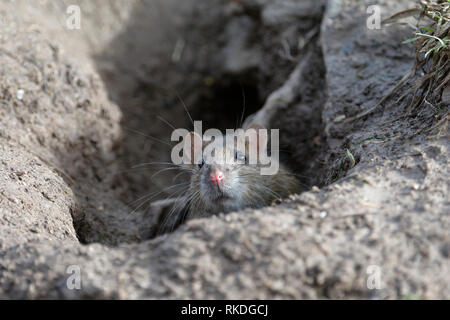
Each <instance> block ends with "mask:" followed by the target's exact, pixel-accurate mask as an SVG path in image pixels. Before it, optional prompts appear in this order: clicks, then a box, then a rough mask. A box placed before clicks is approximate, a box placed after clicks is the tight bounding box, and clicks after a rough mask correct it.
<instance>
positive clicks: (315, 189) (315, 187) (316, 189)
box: [311, 186, 320, 193]
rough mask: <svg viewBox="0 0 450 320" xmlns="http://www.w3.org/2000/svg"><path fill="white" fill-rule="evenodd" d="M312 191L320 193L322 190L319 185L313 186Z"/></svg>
mask: <svg viewBox="0 0 450 320" xmlns="http://www.w3.org/2000/svg"><path fill="white" fill-rule="evenodd" d="M311 191H312V192H314V193H318V192H320V189H319V187H317V186H312V188H311Z"/></svg>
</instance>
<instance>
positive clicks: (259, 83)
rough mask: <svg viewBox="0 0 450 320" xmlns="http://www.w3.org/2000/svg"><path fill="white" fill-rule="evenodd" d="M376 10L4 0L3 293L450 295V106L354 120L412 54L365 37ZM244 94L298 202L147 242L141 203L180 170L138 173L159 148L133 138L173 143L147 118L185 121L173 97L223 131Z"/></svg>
mask: <svg viewBox="0 0 450 320" xmlns="http://www.w3.org/2000/svg"><path fill="white" fill-rule="evenodd" d="M73 3H76V4H78V5H80V7H81V9H82V28H81V29H80V30H68V29H67V27H65V20H66V19H67V14H66V13H65V12H66V8H67V5H69V4H73ZM374 3H375V1H368V0H365V1H348V0H340V1H337V0H336V1H317V0H314V1H309V0H308V1H307V0H305V1H301V2H299V1H295V0H276V1H268V0H245V1H229V0H211V1H203V2H200V1H194V0H187V1H183V2H181V3H180V1H176V0H165V1H162V0H152V1H151V0H145V1H137V0H136V1H125V0H117V1H116V0H115V1H111V2H106V1H105V2H100V1H99V2H95V3H94V2H93V1H88V0H79V1H65V0H64V1H39V2H34V1H33V2H32V1H27V0H20V1H9V0H5V1H2V2H1V3H0V25H1V31H0V105H1V107H0V297H1V298H6V299H8V298H64V299H79V298H122V299H135V298H230V299H249V298H250V299H251V298H288V299H299V298H309V299H314V298H373V299H411V298H449V297H450V281H449V277H448V275H449V274H450V261H449V259H450V239H449V230H450V216H449V212H450V203H449V200H448V192H449V179H448V177H449V163H448V154H449V139H448V128H447V127H446V126H437V127H436V126H435V125H436V124H437V123H440V121H441V120H442V119H444V117H445V116H446V115H448V104H446V103H444V102H443V103H442V105H441V106H440V108H438V109H435V108H432V107H430V106H421V107H420V108H419V109H417V110H412V113H411V114H407V113H406V110H408V105H407V101H405V102H403V103H395V101H396V99H395V98H396V97H393V99H391V100H390V101H388V102H386V103H385V104H383V105H382V106H380V107H379V108H377V109H376V110H375V111H374V112H373V113H371V114H369V115H367V116H365V117H361V118H358V119H356V120H353V117H355V116H357V115H358V114H360V113H361V112H364V111H365V110H368V109H369V108H371V107H372V106H373V105H375V104H376V103H377V102H378V101H379V100H380V99H381V98H382V97H383V96H384V94H385V93H387V92H388V91H389V90H390V88H392V86H393V85H395V84H396V83H397V82H398V81H399V80H400V79H401V78H402V77H403V75H404V74H405V73H406V72H407V71H408V70H409V69H410V68H411V66H412V61H413V50H412V47H411V46H409V45H401V42H402V41H403V40H405V39H407V38H409V35H410V34H409V30H408V29H406V28H405V27H400V26H390V27H387V28H384V29H382V30H369V29H368V28H367V27H366V19H367V14H366V9H367V6H368V5H370V4H374ZM376 4H379V5H380V6H381V8H382V14H383V16H388V15H389V14H391V13H392V12H395V11H396V10H401V9H404V8H407V7H408V6H409V5H410V1H406V0H405V1H387V0H384V1H376ZM177 47H178V48H182V49H183V50H182V52H181V53H179V54H174V48H177ZM175 51H176V50H175ZM175 53H176V52H175ZM243 92H244V94H245V104H246V112H245V116H250V115H251V114H254V113H256V112H258V110H264V108H269V107H271V106H273V105H274V104H276V105H277V108H279V112H277V113H276V115H275V116H274V117H272V118H270V119H268V120H269V125H270V126H271V127H273V128H283V129H282V130H281V143H282V149H283V150H286V151H285V153H284V154H283V159H284V160H285V161H286V163H287V164H288V165H289V166H291V168H292V170H294V171H295V172H296V173H297V174H299V175H302V176H304V179H303V180H302V183H303V184H304V189H305V192H303V193H302V194H300V195H295V196H292V197H291V198H290V199H286V200H284V201H283V202H281V203H279V204H274V205H273V206H271V207H267V208H263V209H260V210H243V211H241V212H235V213H231V214H228V215H226V216H224V215H219V216H217V217H213V218H208V219H197V220H192V221H189V222H188V223H186V224H185V225H182V226H180V227H179V228H178V229H177V230H175V231H174V232H172V233H168V234H165V235H163V236H160V237H156V238H154V237H152V235H153V234H154V232H155V229H156V228H157V227H158V221H159V217H158V215H157V212H156V211H154V210H152V208H151V207H150V206H149V205H148V204H144V205H142V206H141V207H139V204H140V202H139V201H137V202H136V200H138V199H139V198H140V197H142V196H143V195H146V194H147V195H148V194H151V193H153V192H159V191H163V192H162V193H161V194H160V196H159V197H160V198H164V197H166V196H169V195H170V192H169V191H168V190H165V188H167V187H170V186H171V185H173V184H174V180H173V178H174V174H171V173H170V172H168V173H164V174H160V175H158V176H156V177H155V176H154V174H155V173H156V172H157V171H158V170H159V169H161V168H162V167H158V166H148V167H144V168H139V169H133V166H134V165H137V164H141V163H146V162H160V161H167V160H168V159H169V157H170V148H167V146H165V145H164V144H161V143H159V142H156V141H155V140H154V139H150V138H146V137H145V135H150V136H153V137H156V138H158V139H162V140H164V141H168V140H169V137H170V132H171V131H172V129H171V128H170V126H168V125H167V124H165V123H164V121H161V120H160V119H159V118H158V116H160V117H163V118H164V119H167V120H169V121H170V122H171V124H173V125H174V126H176V127H187V126H189V118H188V117H187V115H186V113H185V111H184V108H183V106H182V103H181V102H180V100H179V98H178V96H179V97H181V98H182V100H183V101H184V102H185V103H186V105H187V106H188V108H189V110H190V112H191V114H192V116H193V117H194V118H195V119H201V120H203V121H204V122H205V123H206V125H207V126H214V127H218V128H227V127H234V126H235V124H236V120H237V119H239V118H240V114H241V112H242V106H243V101H244V99H243V94H242V93H243ZM274 97H276V98H277V100H276V101H275V100H274ZM349 154H351V155H352V156H349ZM352 157H353V159H354V163H353V160H352ZM181 179H186V177H184V178H183V177H182V178H181ZM178 181H179V180H178ZM169 190H170V189H169ZM155 199H157V198H155ZM133 201H135V202H133ZM73 265H75V266H79V268H80V270H81V279H82V288H81V290H70V289H69V288H68V286H67V279H68V277H69V276H70V274H69V273H68V272H67V270H68V267H69V266H73ZM374 268H375V269H374ZM371 270H372V271H373V270H379V271H380V273H379V275H380V280H381V287H380V288H379V289H373V288H371V287H370V286H368V283H370V282H371V281H372V280H371V279H373V277H372V278H371V277H370V276H371V275H372V273H371V272H372V271H371Z"/></svg>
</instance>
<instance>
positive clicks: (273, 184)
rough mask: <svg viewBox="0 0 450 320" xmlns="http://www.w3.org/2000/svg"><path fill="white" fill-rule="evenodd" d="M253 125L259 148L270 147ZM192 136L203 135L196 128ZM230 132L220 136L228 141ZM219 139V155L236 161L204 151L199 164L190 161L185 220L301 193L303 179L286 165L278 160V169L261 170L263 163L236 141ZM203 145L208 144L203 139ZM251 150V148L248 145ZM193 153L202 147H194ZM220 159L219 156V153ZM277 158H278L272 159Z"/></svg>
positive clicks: (249, 206)
mask: <svg viewBox="0 0 450 320" xmlns="http://www.w3.org/2000/svg"><path fill="white" fill-rule="evenodd" d="M250 128H253V129H256V132H257V137H258V139H257V141H256V142H254V141H253V142H249V141H248V140H246V144H248V143H257V146H254V147H257V149H258V150H259V149H260V148H263V149H264V150H265V149H266V147H267V140H265V139H264V138H263V137H261V134H260V133H258V132H260V131H259V130H260V129H264V128H263V127H261V126H258V125H252V126H250ZM190 134H191V136H192V137H194V138H197V139H201V137H200V136H199V135H197V136H195V135H196V134H195V133H194V132H191V133H190ZM226 138H227V135H223V136H222V137H221V139H223V141H225V140H226ZM216 142H219V144H218V145H219V148H218V149H217V150H216V151H219V155H223V156H227V157H232V158H234V159H235V160H237V161H235V162H233V163H230V162H220V161H217V160H218V158H217V157H211V156H210V155H205V154H204V153H202V154H201V155H200V157H201V161H200V162H199V163H198V164H190V165H189V170H190V171H191V178H190V184H189V187H188V190H187V193H186V197H185V199H184V200H183V201H187V204H188V211H187V215H186V217H185V219H186V220H189V219H194V218H200V217H209V216H212V215H217V214H219V213H229V212H232V211H238V210H242V209H245V208H261V207H265V206H269V205H271V204H272V203H273V201H274V200H277V199H283V198H287V197H288V196H289V195H291V194H298V193H299V192H300V191H301V190H300V189H301V188H300V182H299V181H298V179H297V178H296V176H295V175H294V174H293V173H292V172H291V171H290V170H289V169H288V168H287V167H285V166H284V165H282V164H281V163H277V165H278V171H277V172H276V173H275V174H272V175H262V174H261V166H262V165H261V163H260V161H258V162H257V163H256V164H250V163H249V159H248V157H249V155H248V152H247V151H246V152H245V153H243V152H242V153H241V152H239V151H237V150H236V148H235V147H234V145H231V147H230V146H229V145H227V144H226V143H222V141H216ZM201 144H202V146H203V148H204V147H205V146H206V145H207V144H208V143H205V142H204V141H203V140H201ZM246 150H248V148H247V149H246ZM191 152H192V154H194V153H195V152H201V150H195V149H194V148H193V147H192V149H191ZM219 159H220V157H219ZM271 161H278V159H271Z"/></svg>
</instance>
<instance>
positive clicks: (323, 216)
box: [319, 211, 328, 219]
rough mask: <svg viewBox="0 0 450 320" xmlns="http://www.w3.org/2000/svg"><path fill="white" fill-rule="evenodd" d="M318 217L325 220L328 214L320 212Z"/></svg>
mask: <svg viewBox="0 0 450 320" xmlns="http://www.w3.org/2000/svg"><path fill="white" fill-rule="evenodd" d="M319 216H320V218H322V219H324V218H326V217H327V216H328V212H326V211H320V214H319Z"/></svg>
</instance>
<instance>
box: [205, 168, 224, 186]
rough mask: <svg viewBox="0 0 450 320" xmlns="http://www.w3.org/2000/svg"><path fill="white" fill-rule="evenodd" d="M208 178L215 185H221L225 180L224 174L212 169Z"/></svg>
mask: <svg viewBox="0 0 450 320" xmlns="http://www.w3.org/2000/svg"><path fill="white" fill-rule="evenodd" d="M209 178H210V180H211V181H212V182H215V183H217V184H220V183H223V181H224V179H225V174H224V173H223V171H222V170H219V169H212V170H211V171H210V173H209Z"/></svg>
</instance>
